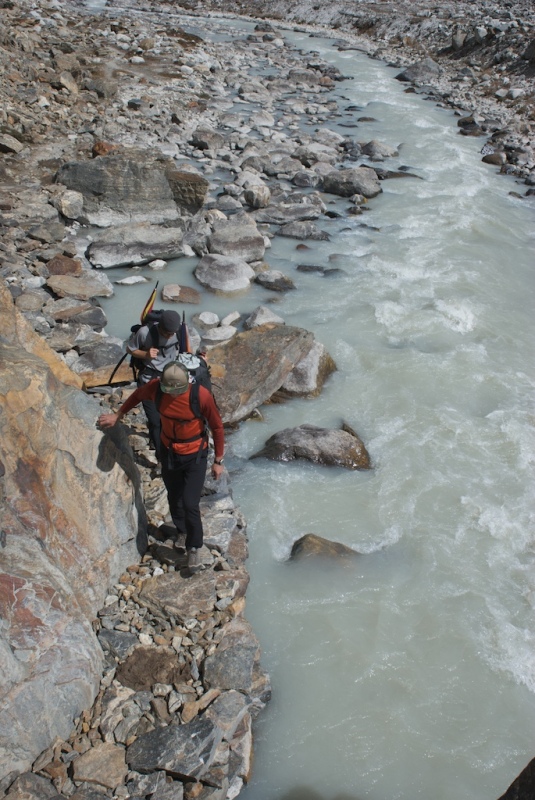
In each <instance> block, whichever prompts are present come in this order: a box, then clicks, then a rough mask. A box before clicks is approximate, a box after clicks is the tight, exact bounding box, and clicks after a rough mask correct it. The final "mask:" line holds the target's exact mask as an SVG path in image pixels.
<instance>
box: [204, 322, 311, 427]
mask: <svg viewBox="0 0 535 800" xmlns="http://www.w3.org/2000/svg"><path fill="white" fill-rule="evenodd" d="M313 342H314V335H313V334H312V333H310V332H309V331H305V330H303V329H302V328H294V327H291V326H288V325H269V324H268V325H260V326H258V327H256V328H253V329H252V330H249V331H244V332H243V333H240V334H238V335H237V336H234V338H233V339H231V340H230V342H228V344H226V345H223V346H221V347H215V348H214V349H213V350H211V351H210V366H211V370H212V383H213V390H214V395H215V397H216V399H217V403H218V405H219V410H220V411H221V416H222V418H223V421H224V422H238V421H239V420H242V419H245V418H246V417H248V416H249V415H250V414H251V413H252V411H254V409H255V408H256V407H257V406H259V405H261V404H262V403H264V402H265V401H266V400H268V399H269V398H270V397H271V396H272V395H273V394H274V393H275V392H276V391H277V389H279V388H280V387H281V385H282V384H283V383H284V381H285V380H286V377H287V376H288V375H289V374H290V372H291V371H292V370H293V368H294V366H295V365H296V364H298V363H299V361H301V359H302V358H303V357H304V356H305V355H306V354H307V353H308V352H309V350H310V348H311V347H312V344H313Z"/></svg>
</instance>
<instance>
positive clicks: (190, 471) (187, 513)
mask: <svg viewBox="0 0 535 800" xmlns="http://www.w3.org/2000/svg"><path fill="white" fill-rule="evenodd" d="M197 389H198V392H199V405H200V412H201V414H202V417H200V418H199V417H197V416H195V413H194V412H193V410H192V409H191V405H190V393H191V391H192V389H191V384H190V383H189V376H188V371H187V369H186V368H185V367H184V366H183V365H182V364H180V363H178V362H173V363H171V364H168V365H167V366H166V367H165V368H164V370H163V372H162V377H161V380H160V379H158V378H155V379H154V380H152V381H150V382H149V383H146V384H144V385H142V386H139V387H138V388H137V389H136V390H135V392H133V393H132V394H131V395H130V397H129V398H128V400H126V401H125V402H124V403H123V404H122V406H121V408H120V409H119V411H117V412H116V413H115V414H102V415H101V416H100V417H99V420H98V424H99V426H100V427H101V428H102V429H104V430H105V429H106V428H112V427H113V426H114V425H115V424H116V423H117V422H118V421H119V420H120V419H121V418H122V417H124V415H125V414H127V413H128V412H129V411H131V410H132V409H133V408H134V407H135V406H137V405H138V404H139V403H141V402H142V401H143V400H150V401H152V402H154V403H155V404H156V406H157V407H158V411H159V413H160V418H161V423H162V429H161V463H162V478H163V482H164V483H165V488H166V489H167V500H168V503H169V511H170V512H171V518H172V520H173V523H174V525H175V527H176V529H177V531H178V532H179V533H185V534H186V550H187V553H188V567H189V570H190V572H192V573H194V572H198V571H199V570H200V569H201V566H202V565H201V562H200V557H199V549H200V548H201V547H202V545H203V528H202V520H201V512H200V508H199V503H200V499H201V492H202V489H203V486H204V479H205V476H206V467H207V456H208V433H207V431H206V429H205V422H207V423H208V427H209V428H210V430H211V432H212V436H213V440H214V449H215V459H214V463H213V466H212V475H213V477H214V478H215V479H216V480H218V479H219V478H220V477H221V474H222V472H223V466H222V464H223V452H224V447H225V440H224V431H223V422H222V421H221V415H220V414H219V411H218V408H217V406H216V404H215V401H214V398H213V396H212V394H211V392H209V391H208V389H206V388H205V387H204V386H198V387H197ZM160 392H161V393H160Z"/></svg>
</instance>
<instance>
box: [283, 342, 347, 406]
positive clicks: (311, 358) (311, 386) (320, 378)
mask: <svg viewBox="0 0 535 800" xmlns="http://www.w3.org/2000/svg"><path fill="white" fill-rule="evenodd" d="M335 371H336V364H335V363H334V360H333V359H332V357H331V356H330V355H329V353H328V352H327V349H326V348H325V346H324V345H322V344H321V343H320V342H314V344H313V345H312V347H311V348H310V352H309V353H307V355H306V356H305V357H304V358H302V359H301V361H300V362H299V363H298V364H296V365H295V367H294V368H293V370H292V371H291V372H290V374H289V375H288V377H287V378H286V380H285V381H284V383H283V384H282V386H281V388H280V389H279V392H278V394H279V395H281V396H283V397H317V396H318V395H319V394H320V393H321V390H322V388H323V385H324V383H325V381H326V380H327V378H328V377H329V375H331V374H332V373H333V372H335Z"/></svg>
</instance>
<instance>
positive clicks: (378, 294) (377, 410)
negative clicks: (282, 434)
mask: <svg viewBox="0 0 535 800" xmlns="http://www.w3.org/2000/svg"><path fill="white" fill-rule="evenodd" d="M181 21H182V24H183V25H184V20H183V18H182V17H181ZM190 22H191V25H192V29H193V28H198V27H200V23H199V21H197V20H196V21H193V20H190ZM220 24H222V23H217V24H215V23H213V22H212V23H211V25H212V27H215V28H217V29H218V31H219V34H218V35H219V38H221V37H223V38H224V37H225V36H227V38H228V40H229V41H230V40H231V39H235V38H236V35H237V34H236V24H234V28H233V30H232V32H230V33H228V34H225V33H222V32H221V29H220V27H219V25H220ZM186 27H187V25H186ZM243 28H244V29H245V28H247V30H250V29H251V28H250V26H245V25H244V26H243ZM239 29H240V28H239V26H238V30H239ZM284 36H285V37H286V38H287V40H288V41H289V42H290V43H292V44H294V45H297V46H298V47H302V48H305V49H307V50H315V51H317V52H319V53H320V54H321V55H322V56H323V57H324V58H325V59H327V60H328V61H330V62H332V63H333V64H334V65H336V66H337V67H339V69H340V70H341V71H342V73H343V74H344V75H347V76H350V77H351V78H353V80H348V81H344V82H342V83H337V84H336V89H335V90H334V92H333V93H332V95H331V96H336V97H337V98H338V101H339V108H340V110H341V111H344V109H346V108H347V107H349V106H352V105H353V106H354V105H357V106H359V108H361V109H362V110H361V111H358V112H355V111H353V112H344V113H343V114H342V116H341V117H337V118H333V119H332V120H327V121H326V122H325V123H323V124H325V125H326V126H327V127H329V128H332V129H334V130H338V131H339V132H341V133H343V134H345V135H351V136H354V137H355V138H356V139H357V140H360V141H369V140H370V139H374V138H376V139H378V140H380V141H382V142H386V143H388V144H390V145H393V146H399V148H400V151H399V152H400V155H399V158H394V159H390V160H388V162H387V163H386V164H384V165H381V166H386V167H387V168H390V169H396V168H397V167H398V166H400V165H404V166H409V167H410V168H411V171H412V172H414V173H416V174H417V175H418V176H419V179H417V178H405V179H401V180H389V181H384V182H383V184H382V187H383V193H382V194H381V195H380V196H379V197H377V198H376V199H374V200H372V201H370V203H369V208H370V210H369V211H368V212H367V213H365V214H363V215H362V216H360V217H345V218H343V219H327V218H325V219H323V218H322V219H320V220H319V227H321V228H322V229H323V230H326V231H328V233H329V234H330V237H331V239H330V241H329V242H321V243H314V242H309V245H310V248H311V249H310V250H309V251H308V252H305V253H303V252H300V251H298V250H296V244H297V242H296V241H295V240H291V239H283V238H275V239H274V240H273V246H272V248H271V249H270V250H268V251H267V252H266V260H267V261H268V262H269V264H270V265H271V266H272V267H273V268H275V269H281V270H282V271H283V272H285V273H286V274H287V275H289V276H290V277H291V278H292V279H293V280H294V282H295V284H296V286H297V290H296V291H294V292H289V293H287V294H286V295H285V296H283V297H280V298H278V299H279V302H278V303H277V305H276V306H274V309H275V310H276V312H277V313H278V314H280V315H281V316H282V317H283V318H284V319H285V321H286V322H287V324H290V325H298V326H302V327H304V328H307V329H309V330H312V331H313V332H314V334H315V337H316V339H318V340H319V341H321V342H322V343H323V344H324V345H325V346H326V347H327V349H328V351H329V352H330V353H331V355H332V356H333V358H334V359H335V361H336V363H337V366H338V371H337V372H336V373H335V374H334V375H333V376H332V377H331V378H330V379H329V381H328V383H327V384H326V386H325V389H324V391H323V393H322V395H321V396H320V397H319V398H317V399H314V400H296V401H292V402H290V403H287V404H284V405H274V406H267V407H265V408H263V409H262V413H263V415H264V421H263V422H247V423H245V424H242V426H241V428H240V430H239V431H238V432H237V433H235V434H233V435H232V436H231V437H230V444H231V451H232V454H231V455H230V457H229V458H228V459H227V461H228V467H229V470H230V472H231V476H232V486H233V491H234V495H235V499H236V501H237V503H238V504H239V505H240V507H241V508H242V510H243V512H244V514H245V516H246V518H247V522H248V531H249V536H250V559H249V562H248V566H249V571H250V573H251V578H252V580H251V585H250V587H249V590H248V595H247V617H248V618H249V619H250V621H251V622H252V624H253V626H254V628H255V630H256V632H257V635H258V637H259V639H260V642H261V645H262V648H263V664H264V666H265V667H266V668H267V669H268V671H269V672H270V673H271V677H272V683H273V699H272V701H271V703H270V704H269V705H268V707H267V708H266V709H265V710H264V711H263V712H262V714H261V715H260V717H259V719H258V721H257V723H256V733H255V737H256V738H255V763H254V772H253V775H252V778H251V781H250V783H249V785H248V786H247V788H245V789H244V791H243V793H242V795H240V796H241V797H243V800H415V798H422V800H431V799H432V800H453V798H462V800H496V799H497V798H498V797H499V796H500V795H501V794H502V792H504V791H505V789H506V788H507V786H508V785H509V783H510V782H511V781H512V780H513V779H514V777H515V776H516V775H517V774H518V773H519V772H520V771H521V769H522V768H523V767H524V766H525V765H526V764H527V763H528V761H529V760H530V759H531V758H532V757H533V755H534V751H535V736H534V732H535V622H534V610H533V607H534V605H535V574H534V566H533V563H534V556H533V541H534V529H533V523H532V512H533V508H534V504H533V500H534V497H533V486H534V482H533V477H534V476H533V457H534V451H535V442H534V438H533V416H532V408H530V401H532V399H533V384H534V368H533V367H534V364H533V345H534V338H535V337H534V333H535V325H534V321H533V307H534V294H535V291H534V290H535V286H534V281H533V267H534V249H533V245H534V235H533V232H534V227H533V201H529V200H522V199H518V198H516V197H515V196H514V195H511V194H510V192H515V191H518V192H519V193H521V194H524V192H525V190H526V187H525V186H523V185H518V184H517V183H516V182H515V181H514V179H512V178H507V177H503V176H498V175H497V174H496V168H495V167H492V166H489V165H485V164H483V163H481V156H480V154H479V151H480V149H481V146H482V144H483V141H484V140H481V139H472V138H467V137H462V136H460V135H459V133H458V128H457V126H456V122H457V120H456V117H455V116H454V114H453V112H452V111H450V110H444V109H440V108H438V107H437V106H436V105H435V104H434V103H432V102H429V101H426V100H425V99H423V98H422V97H420V96H417V95H415V94H410V93H409V94H407V93H406V92H405V89H406V85H403V84H400V83H399V82H398V81H396V80H395V79H394V76H395V75H396V73H397V72H398V70H396V69H394V68H391V67H388V66H386V65H384V64H382V63H380V62H377V61H373V60H371V59H369V58H367V57H366V56H365V55H363V54H361V53H358V52H355V51H342V52H338V51H337V50H336V49H335V48H334V47H333V43H332V41H329V40H327V39H321V38H312V37H309V36H308V35H307V34H300V33H296V32H292V33H285V34H284ZM363 115H365V116H367V117H373V118H374V119H375V120H376V121H374V122H366V123H364V122H363V123H359V127H358V128H348V127H345V126H344V125H343V126H340V122H342V123H345V124H347V123H348V122H351V121H353V122H354V121H355V119H356V117H357V116H363ZM333 199H334V198H332V197H328V196H325V200H326V201H327V202H329V201H331V200H333ZM345 206H346V203H345V201H344V202H343V203H342V204H340V201H338V202H337V203H335V204H334V205H332V206H331V207H332V208H333V209H337V208H341V207H345ZM303 263H308V264H310V263H313V264H317V265H323V266H328V267H333V266H334V267H339V268H340V269H342V270H343V271H344V272H343V274H338V275H336V276H332V277H322V276H320V275H319V274H314V273H312V274H310V273H308V274H306V273H302V272H299V271H297V270H296V267H297V265H298V264H303ZM194 266H195V259H181V260H179V261H176V262H173V263H171V264H170V265H169V267H168V269H167V271H166V272H165V273H164V274H163V278H164V282H174V281H177V282H180V281H181V279H182V280H184V275H187V276H188V277H189V280H188V283H189V285H192V286H193V285H195V281H194V278H193V277H192V276H191V274H190V272H191V269H192V268H193V267H194ZM119 272H121V274H122V275H124V271H114V272H109V273H108V274H109V275H110V277H111V278H112V279H114V278H115V277H116V276H117V274H118V273H119ZM147 273H148V274H149V273H150V271H149V270H147ZM160 276H162V273H160V274H159V275H158V277H160ZM152 277H154V276H152ZM184 282H185V281H184ZM146 294H147V290H146V288H145V289H138V288H137V287H135V288H134V287H132V288H122V287H118V291H117V295H116V297H115V298H113V299H112V300H111V301H107V302H106V303H103V305H104V307H105V310H106V313H107V314H108V317H110V318H112V316H113V324H112V323H110V327H109V331H110V333H112V334H116V335H117V334H119V333H120V332H121V333H123V332H124V331H125V329H126V330H127V325H129V324H130V323H131V320H130V316H131V309H132V307H137V305H136V304H138V305H140V306H141V305H142V301H141V299H139V301H138V299H137V298H141V297H142V296H143V297H144V295H146ZM268 297H269V293H268V292H267V291H266V290H264V289H261V288H260V287H253V288H252V289H251V292H250V293H249V294H247V295H245V296H242V297H240V298H238V299H236V298H231V299H229V298H227V299H223V298H215V297H212V296H210V295H208V294H207V293H204V295H203V303H202V306H201V309H203V310H204V309H206V310H213V311H216V312H218V313H220V314H221V315H223V314H225V313H227V312H228V311H231V310H234V309H238V310H239V311H241V312H242V313H244V314H248V313H250V312H251V311H252V310H253V309H254V308H255V307H256V306H257V305H259V304H260V303H265V302H266V301H267V299H268ZM191 308H192V307H189V308H186V310H187V312H188V313H193V312H192V311H191ZM194 310H195V311H197V310H199V308H195V309H194ZM133 321H135V320H133ZM342 420H345V421H346V422H348V423H349V424H350V425H351V426H352V427H353V428H354V429H355V430H356V431H357V432H358V434H359V435H360V436H361V438H362V439H363V440H364V442H365V444H366V446H367V448H368V450H369V452H370V455H371V458H372V460H373V464H374V469H373V470H372V471H370V472H363V473H359V472H347V471H343V470H341V469H340V470H339V469H328V468H321V467H316V466H312V465H309V464H307V463H294V464H279V463H272V462H268V461H265V460H260V459H257V460H253V461H249V456H250V455H251V454H252V453H254V452H255V451H257V450H258V449H260V447H261V446H262V445H263V443H264V441H265V440H266V439H267V438H268V437H269V436H270V435H271V434H272V433H274V432H275V431H277V430H280V429H282V428H286V427H292V426H295V425H299V424H301V423H304V422H308V423H312V424H315V425H321V426H326V427H337V426H338V425H339V424H340V422H341V421H342ZM305 532H313V533H316V534H319V535H321V536H325V537H328V538H330V539H333V540H336V541H340V542H343V543H345V544H347V545H349V546H351V547H353V548H355V549H356V550H358V551H359V552H360V553H362V556H361V557H360V559H359V560H358V561H357V563H356V565H355V566H354V567H353V568H350V569H348V568H342V567H339V566H334V565H331V566H325V565H323V564H322V565H315V564H312V563H302V564H299V565H295V564H291V563H288V562H287V558H288V554H289V552H290V548H291V545H292V542H293V541H295V540H296V539H297V538H298V537H300V536H301V535H302V534H303V533H305Z"/></svg>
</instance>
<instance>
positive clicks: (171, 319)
mask: <svg viewBox="0 0 535 800" xmlns="http://www.w3.org/2000/svg"><path fill="white" fill-rule="evenodd" d="M160 324H161V326H162V328H163V329H164V330H165V331H167V332H168V333H176V332H177V330H178V329H179V328H180V316H179V315H178V314H177V313H176V311H164V312H163V314H162V316H161V318H160Z"/></svg>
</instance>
